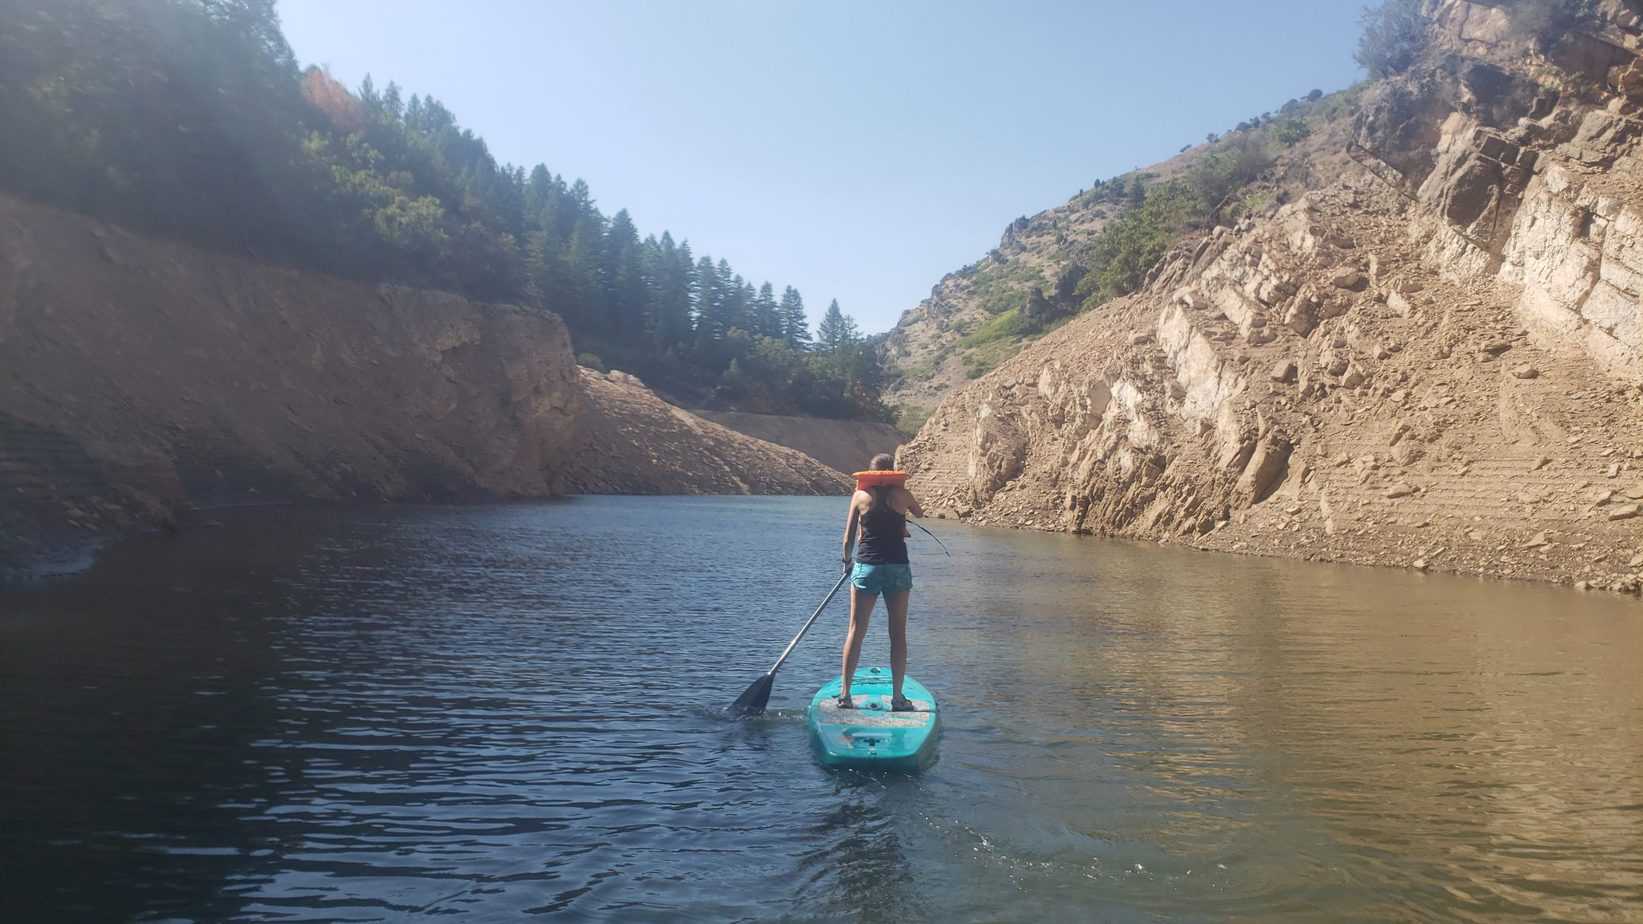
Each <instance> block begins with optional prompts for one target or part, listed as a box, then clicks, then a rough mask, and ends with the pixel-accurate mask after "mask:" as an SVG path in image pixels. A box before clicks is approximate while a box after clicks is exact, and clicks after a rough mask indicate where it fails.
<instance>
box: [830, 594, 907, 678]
mask: <svg viewBox="0 0 1643 924" xmlns="http://www.w3.org/2000/svg"><path fill="white" fill-rule="evenodd" d="M878 599H879V595H878V594H870V593H868V592H867V591H865V590H860V589H858V588H857V587H856V585H854V584H852V585H850V631H848V632H846V633H845V634H844V670H843V671H842V672H841V673H840V674H839V695H840V696H843V697H848V696H849V695H850V681H851V680H852V679H854V678H855V676H856V662H857V661H859V660H861V643H862V640H863V639H865V638H867V621H868V620H869V619H871V618H872V616H873V604H875V603H877V602H878ZM902 612H903V613H906V612H907V610H906V608H905V607H903V608H902Z"/></svg>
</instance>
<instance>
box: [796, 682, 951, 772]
mask: <svg viewBox="0 0 1643 924" xmlns="http://www.w3.org/2000/svg"><path fill="white" fill-rule="evenodd" d="M901 693H902V695H903V696H905V697H907V698H908V699H909V700H911V701H912V703H913V707H914V709H915V711H913V712H892V711H890V669H889V668H888V667H863V668H858V669H857V670H856V676H855V678H854V680H853V681H852V682H851V684H850V699H851V701H852V702H854V703H855V704H856V708H854V709H840V708H839V707H838V699H839V678H837V677H835V678H833V679H832V680H831V681H829V682H828V683H827V685H825V686H823V687H822V688H821V689H820V690H817V691H816V695H815V697H814V698H813V699H811V700H810V708H809V709H808V710H807V711H806V712H805V719H806V721H807V722H808V724H809V725H810V740H811V741H812V742H813V743H814V744H815V746H816V755H817V757H818V758H819V759H820V760H821V762H822V765H823V766H827V767H855V768H857V769H863V770H866V769H885V770H916V769H918V768H920V767H924V766H927V765H929V763H930V762H931V761H932V760H934V759H935V752H936V749H935V740H936V730H937V729H938V728H939V727H940V720H939V717H938V716H937V714H936V698H935V697H934V696H932V695H930V691H929V690H926V689H925V688H924V685H923V684H921V683H919V682H918V681H917V680H914V679H913V678H911V677H907V678H904V679H903V681H902V687H901Z"/></svg>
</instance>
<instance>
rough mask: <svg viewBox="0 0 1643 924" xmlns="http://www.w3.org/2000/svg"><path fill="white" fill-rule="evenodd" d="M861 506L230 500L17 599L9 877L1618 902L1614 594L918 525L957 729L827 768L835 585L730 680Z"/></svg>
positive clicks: (1, 728)
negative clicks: (823, 742) (902, 757)
mask: <svg viewBox="0 0 1643 924" xmlns="http://www.w3.org/2000/svg"><path fill="white" fill-rule="evenodd" d="M841 506H842V502H834V501H818V500H812V499H715V498H707V499H701V498H698V499H657V498H649V499H638V498H634V499H622V498H610V499H579V500H575V501H571V502H563V503H554V504H537V505H520V506H494V507H480V508H465V509H449V508H446V509H400V510H392V511H385V510H368V511H353V512H292V511H256V512H246V513H244V514H242V515H239V516H234V517H230V518H228V519H227V520H226V522H225V525H224V526H223V527H222V528H219V529H209V530H201V531H197V532H192V533H185V534H183V535H182V536H180V537H177V538H175V539H151V540H142V541H135V542H131V543H128V544H125V545H122V546H120V547H118V548H116V549H115V550H114V551H113V552H112V554H110V555H109V556H108V557H107V558H105V559H104V560H103V561H102V562H101V563H100V564H99V565H98V566H97V567H96V569H95V570H94V571H93V572H92V573H90V574H89V575H87V576H86V577H85V578H83V579H81V580H78V581H75V582H72V583H62V584H54V585H48V586H44V587H35V588H30V589H22V590H13V591H10V592H3V593H0V684H3V688H4V690H5V699H4V701H3V703H4V704H3V705H0V744H3V746H4V753H5V755H6V765H5V769H4V770H0V792H3V793H4V795H0V800H4V801H3V803H0V808H3V810H4V815H3V817H4V819H5V824H4V825H0V869H4V870H5V880H6V885H7V893H8V905H7V907H8V911H12V912H14V913H21V914H23V917H21V918H19V919H41V918H63V917H78V918H87V919H101V920H118V919H126V918H134V917H152V918H168V917H187V918H198V919H223V918H238V919H243V920H265V919H280V920H384V919H396V918H402V917H406V916H416V915H423V914H450V913H470V914H472V913H481V914H483V915H485V916H487V917H509V916H513V915H523V914H528V913H560V914H563V915H566V916H569V917H571V918H588V919H617V920H623V919H627V920H656V919H658V918H659V917H667V916H670V915H676V914H682V913H688V914H690V915H692V916H694V917H697V918H700V919H726V920H734V919H745V920H753V919H760V920H763V919H771V918H778V919H780V918H787V919H808V918H814V919H822V920H835V919H861V920H931V919H955V920H969V919H987V920H1046V919H1048V920H1060V919H1077V920H1083V919H1087V918H1090V917H1097V918H1100V919H1102V920H1117V921H1126V920H1155V919H1158V918H1160V917H1163V918H1169V919H1177V920H1203V921H1211V920H1223V919H1226V918H1229V917H1243V918H1259V919H1274V918H1290V919H1296V920H1309V921H1310V920H1319V919H1343V920H1347V919H1349V920H1389V919H1459V920H1475V921H1498V920H1504V919H1513V918H1536V919H1539V918H1574V919H1585V920H1638V919H1643V730H1640V729H1643V680H1640V679H1639V676H1640V671H1639V670H1638V667H1637V665H1638V662H1639V655H1640V653H1643V610H1640V609H1639V607H1638V606H1637V604H1636V603H1635V602H1628V601H1623V600H1618V599H1613V598H1609V597H1603V596H1583V595H1576V594H1573V593H1570V592H1565V591H1560V590H1557V589H1551V588H1538V587H1528V586H1520V585H1508V584H1492V583H1485V582H1475V581H1469V580H1465V579H1458V578H1446V577H1435V576H1424V575H1418V574H1405V573H1400V572H1385V571H1377V570H1365V569H1353V568H1344V567H1328V566H1317V565H1304V564H1297V563H1290V562H1275V561H1263V560H1253V559H1240V558H1230V557H1220V556H1212V555H1205V554H1198V553H1194V552H1190V551H1180V550H1172V549H1164V548H1155V547H1151V546H1140V545H1132V544H1127V543H1116V542H1097V541H1090V540H1079V539H1075V538H1072V537H1065V536H1044V535H1034V534H1019V533H1008V532H1001V531H990V530H972V529H966V528H963V527H960V526H957V525H953V524H932V525H934V526H936V528H937V529H938V530H939V531H940V532H941V533H942V535H943V538H944V539H946V540H947V542H948V545H949V546H950V547H951V548H952V551H953V558H951V559H946V558H943V557H941V556H940V555H939V554H926V555H924V556H922V558H921V559H920V560H919V561H918V562H917V563H916V566H915V567H916V570H917V572H918V587H917V590H916V593H915V599H914V608H913V619H912V645H913V659H914V660H913V670H914V672H915V673H916V674H917V675H918V676H919V677H920V679H921V680H923V681H924V682H925V683H926V684H927V685H929V686H930V687H931V688H932V689H933V690H934V691H935V692H936V694H937V695H938V696H939V697H940V698H941V701H942V706H943V723H944V725H945V731H944V734H943V740H942V742H941V756H940V759H939V761H938V763H937V764H936V765H935V766H934V767H933V768H931V769H930V770H929V771H927V772H926V773H924V774H922V775H919V776H914V777H885V778H877V777H871V776H861V775H853V774H830V773H827V772H824V771H822V770H820V769H819V768H818V767H816V766H815V763H814V761H813V760H812V758H811V755H810V752H809V749H808V746H807V742H806V740H805V732H804V727H803V724H802V721H801V718H800V715H801V707H802V704H803V703H804V702H805V701H807V699H808V697H809V695H810V693H811V692H812V691H813V690H814V689H815V687H816V686H818V685H820V684H821V683H822V682H823V681H824V680H825V679H826V678H827V676H828V675H829V672H831V671H833V670H836V664H837V645H838V643H839V641H840V638H841V635H842V628H843V625H842V624H843V620H844V607H843V606H842V605H839V604H835V607H834V608H833V609H832V610H830V612H829V615H828V616H826V617H824V622H823V624H822V625H821V626H819V627H818V630H817V631H816V632H815V633H813V635H812V636H811V638H810V639H809V640H807V641H806V642H805V644H804V645H802V646H801V647H800V648H799V649H798V651H797V652H796V654H795V656H794V658H793V660H792V661H790V662H789V664H788V666H787V667H786V668H784V670H783V673H782V675H781V677H780V678H779V679H778V682H777V686H776V695H775V697H774V699H773V702H772V704H773V706H775V707H776V711H775V712H774V713H773V714H772V715H770V716H768V717H766V718H764V719H761V720H757V721H751V722H743V723H733V722H726V721H723V720H722V719H720V718H719V717H718V716H717V715H716V714H715V712H714V711H713V707H715V706H718V705H721V704H723V703H725V702H727V701H728V700H729V699H731V698H733V697H734V696H735V694H736V693H738V692H739V691H740V690H741V689H742V688H743V687H744V686H746V684H747V683H748V682H750V681H751V680H752V679H753V678H754V677H756V676H757V675H758V673H759V672H760V671H762V670H763V669H764V667H766V666H767V665H768V662H769V660H770V659H771V658H772V657H774V655H775V654H776V653H777V652H779V651H780V650H781V647H782V646H783V645H784V644H785V642H786V640H787V638H788V637H789V636H790V635H791V633H792V632H793V631H794V630H795V629H796V628H797V626H798V624H799V623H800V622H801V621H802V620H803V618H804V616H805V615H807V614H808V612H809V609H810V608H811V607H812V606H814V604H815V601H816V600H818V599H820V597H821V596H822V595H823V594H824V593H825V592H826V590H827V588H828V587H829V586H830V585H831V581H832V575H831V565H830V564H829V562H830V561H831V559H832V558H833V557H835V555H836V553H835V551H834V550H835V548H836V546H835V543H836V542H837V536H838V533H837V530H838V528H839V525H840V524H839V522H838V520H839V519H840V518H841V517H842V509H840V508H841ZM926 551H930V552H933V551H934V550H933V548H932V549H929V550H926ZM880 626H882V614H880V619H879V621H878V624H877V625H875V627H874V631H873V633H872V634H871V636H870V638H869V642H868V645H869V652H868V657H869V658H872V659H874V660H879V661H882V660H884V658H885V656H886V648H887V644H886V642H885V638H884V635H883V629H882V628H880Z"/></svg>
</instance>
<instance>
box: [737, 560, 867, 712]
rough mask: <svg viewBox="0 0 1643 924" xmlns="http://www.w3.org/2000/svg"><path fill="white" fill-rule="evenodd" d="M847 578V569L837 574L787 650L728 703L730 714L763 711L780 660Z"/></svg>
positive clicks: (794, 646)
mask: <svg viewBox="0 0 1643 924" xmlns="http://www.w3.org/2000/svg"><path fill="white" fill-rule="evenodd" d="M848 580H850V572H849V571H846V572H845V573H843V574H841V575H839V582H838V583H837V584H834V585H833V589H832V590H830V591H828V592H827V596H826V597H825V598H823V599H822V602H821V606H818V607H816V611H815V612H814V613H811V614H810V618H809V619H807V620H805V622H804V628H802V629H800V630H799V634H798V635H795V636H793V641H791V642H788V643H787V650H786V651H784V652H782V656H781V657H779V658H777V659H776V663H775V664H772V665H770V670H768V671H766V672H765V674H764V676H762V677H760V678H759V679H758V680H755V681H753V685H752V686H750V687H748V688H747V689H746V690H744V691H743V692H742V695H741V696H738V697H736V701H735V702H734V703H731V704H730V714H731V715H732V716H734V717H736V718H741V717H743V716H753V715H759V714H760V713H762V712H764V707H765V706H766V705H767V704H768V703H769V702H770V688H771V687H773V686H775V684H776V671H778V670H780V669H781V666H782V662H783V661H786V660H787V656H788V655H790V654H792V653H793V649H794V648H797V647H798V645H799V639H802V638H804V634H805V633H806V632H809V631H810V627H811V626H812V625H813V624H815V622H816V617H818V616H820V615H821V614H822V610H825V609H827V604H829V603H832V602H833V595H834V594H836V593H838V592H839V588H840V587H843V586H844V582H845V581H848Z"/></svg>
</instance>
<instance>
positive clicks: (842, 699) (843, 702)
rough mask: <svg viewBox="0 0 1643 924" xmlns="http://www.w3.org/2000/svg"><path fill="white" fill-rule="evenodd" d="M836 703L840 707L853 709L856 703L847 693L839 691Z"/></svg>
mask: <svg viewBox="0 0 1643 924" xmlns="http://www.w3.org/2000/svg"><path fill="white" fill-rule="evenodd" d="M837 705H838V707H839V708H840V709H854V708H856V703H855V701H854V700H852V699H851V698H850V694H849V693H840V694H839V699H838V703H837Z"/></svg>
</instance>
